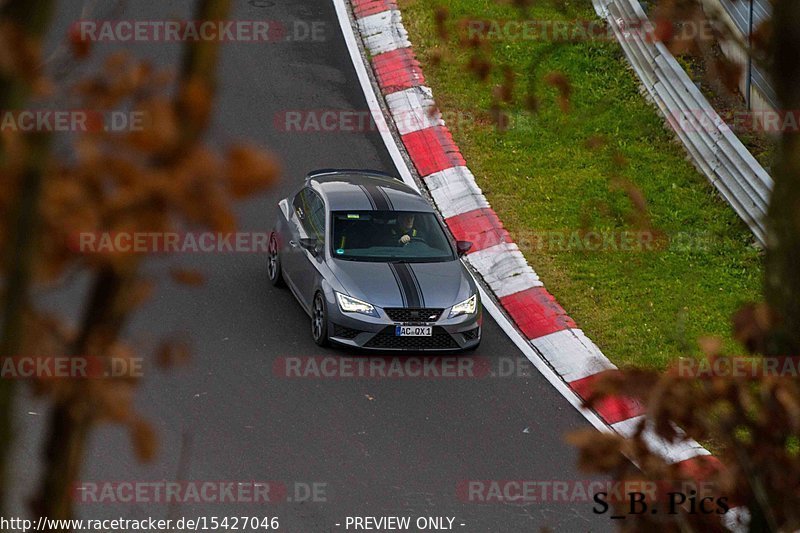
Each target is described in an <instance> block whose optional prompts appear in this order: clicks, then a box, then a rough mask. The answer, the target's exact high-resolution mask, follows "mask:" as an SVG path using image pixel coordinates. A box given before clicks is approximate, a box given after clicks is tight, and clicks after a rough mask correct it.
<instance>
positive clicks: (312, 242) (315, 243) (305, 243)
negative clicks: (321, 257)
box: [300, 237, 320, 255]
mask: <svg viewBox="0 0 800 533" xmlns="http://www.w3.org/2000/svg"><path fill="white" fill-rule="evenodd" d="M300 246H302V247H303V248H305V249H306V250H308V251H309V252H311V255H317V254H318V253H319V252H320V245H319V239H315V238H313V237H310V238H307V239H300Z"/></svg>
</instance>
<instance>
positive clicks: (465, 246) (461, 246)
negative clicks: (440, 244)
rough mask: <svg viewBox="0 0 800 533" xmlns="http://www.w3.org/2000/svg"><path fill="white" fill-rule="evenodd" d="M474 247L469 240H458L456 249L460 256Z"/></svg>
mask: <svg viewBox="0 0 800 533" xmlns="http://www.w3.org/2000/svg"><path fill="white" fill-rule="evenodd" d="M471 249H472V243H471V242H469V241H456V250H458V257H463V256H465V255H466V254H467V252H469V251H470V250H471Z"/></svg>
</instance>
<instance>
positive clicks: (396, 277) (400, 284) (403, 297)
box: [389, 263, 408, 307]
mask: <svg viewBox="0 0 800 533" xmlns="http://www.w3.org/2000/svg"><path fill="white" fill-rule="evenodd" d="M389 271H390V272H391V273H392V276H394V280H395V281H396V282H397V288H398V289H399V290H400V299H401V300H403V307H407V306H408V300H407V299H406V291H405V289H404V288H403V282H402V281H400V275H399V274H398V273H397V270H396V269H395V268H394V265H393V264H392V263H389Z"/></svg>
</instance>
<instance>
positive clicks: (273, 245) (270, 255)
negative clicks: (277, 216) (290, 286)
mask: <svg viewBox="0 0 800 533" xmlns="http://www.w3.org/2000/svg"><path fill="white" fill-rule="evenodd" d="M267 274H269V281H270V283H272V284H273V285H274V286H276V287H283V286H285V285H286V283H285V282H284V281H283V271H282V270H281V255H280V253H278V238H277V237H276V236H275V232H274V231H273V232H272V233H270V236H269V247H268V248H267Z"/></svg>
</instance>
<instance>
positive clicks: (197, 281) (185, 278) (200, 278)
mask: <svg viewBox="0 0 800 533" xmlns="http://www.w3.org/2000/svg"><path fill="white" fill-rule="evenodd" d="M169 275H170V277H171V278H172V281H174V282H175V283H178V284H180V285H187V286H189V287H202V286H203V285H204V284H205V282H206V277H205V275H204V274H203V273H202V272H199V271H197V270H191V269H188V268H179V267H173V268H171V269H170V270H169Z"/></svg>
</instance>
